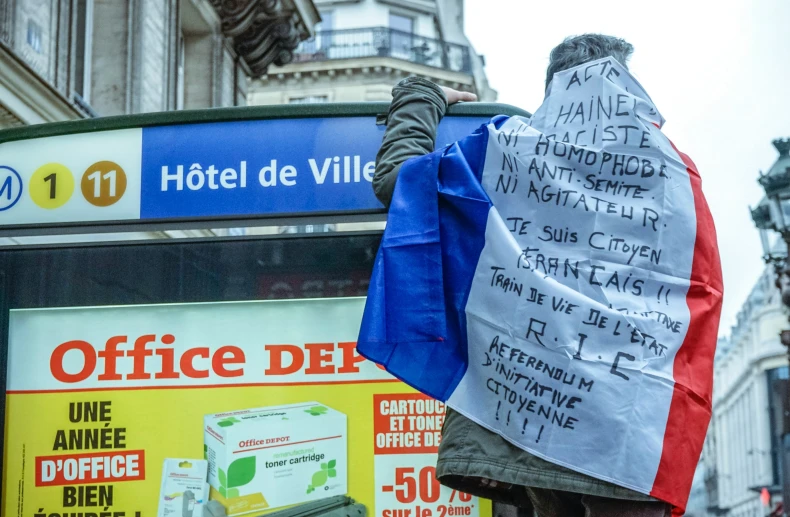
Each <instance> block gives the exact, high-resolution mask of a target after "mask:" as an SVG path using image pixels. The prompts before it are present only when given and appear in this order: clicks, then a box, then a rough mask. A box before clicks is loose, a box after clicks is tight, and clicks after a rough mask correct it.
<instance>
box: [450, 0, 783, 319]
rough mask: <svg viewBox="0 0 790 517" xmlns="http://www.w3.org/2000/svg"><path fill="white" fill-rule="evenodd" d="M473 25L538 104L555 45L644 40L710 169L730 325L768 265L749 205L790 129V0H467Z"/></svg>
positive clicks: (635, 67)
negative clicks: (595, 38) (603, 37)
mask: <svg viewBox="0 0 790 517" xmlns="http://www.w3.org/2000/svg"><path fill="white" fill-rule="evenodd" d="M465 5H466V12H465V23H466V33H467V35H468V36H469V39H470V40H471V42H472V44H473V45H474V47H475V50H476V51H477V52H478V53H480V54H483V55H484V56H485V59H486V63H487V66H486V70H487V73H488V79H489V82H490V83H491V85H492V87H493V88H495V89H496V90H498V91H499V102H503V103H507V104H513V105H517V106H519V107H521V108H523V109H525V110H527V111H530V112H534V111H535V109H536V108H537V107H538V106H539V105H540V103H541V101H542V100H543V81H544V78H545V75H546V65H547V64H548V56H549V52H550V51H551V49H552V48H553V47H554V46H555V45H556V44H558V43H560V42H561V41H562V40H563V39H564V38H565V37H566V36H569V35H577V34H583V33H585V32H599V33H603V34H610V35H615V36H619V37H621V38H625V39H626V40H627V41H629V42H630V43H631V44H633V45H634V47H635V51H634V55H633V56H632V58H631V62H630V69H631V71H632V73H633V74H634V75H635V76H636V77H637V79H638V80H639V82H640V83H642V86H644V88H645V89H646V90H647V92H648V93H649V95H650V97H651V98H652V99H653V102H655V104H656V106H657V107H658V109H659V111H661V114H662V115H663V116H664V118H665V119H666V121H667V122H666V125H665V126H664V132H665V134H666V135H667V136H668V137H669V138H670V139H671V140H672V141H673V142H674V143H675V145H676V146H677V147H678V148H679V149H680V150H681V151H683V152H685V153H686V154H688V155H689V156H691V158H692V159H693V160H694V162H695V163H696V164H697V167H698V168H699V171H700V174H701V176H702V181H703V184H702V186H703V192H704V193H705V196H706V198H707V200H708V204H709V205H710V208H711V211H712V212H713V218H714V221H715V222H716V229H717V233H718V239H719V250H720V252H721V257H722V268H723V270H724V311H723V314H722V322H721V327H720V332H719V333H720V334H729V331H730V330H729V329H730V326H731V325H732V324H733V323H734V322H735V315H736V314H737V312H738V310H739V308H740V306H741V304H742V303H743V301H744V300H745V299H746V297H747V295H748V294H749V291H750V290H751V288H752V286H753V285H754V283H755V281H756V280H757V278H758V277H759V275H760V272H761V271H762V268H763V263H762V260H761V258H760V257H761V255H762V251H761V248H760V240H759V235H758V233H757V230H756V229H755V228H754V225H753V223H752V220H751V217H750V216H749V210H748V208H749V205H752V206H753V205H755V204H756V203H757V202H758V201H759V200H760V198H761V197H762V188H761V187H760V185H759V184H758V183H757V181H756V180H757V175H758V171H759V170H761V169H762V170H763V171H765V170H767V169H768V168H769V167H770V166H771V165H772V164H773V163H774V161H776V158H777V156H778V155H777V153H776V150H775V149H774V147H773V146H772V145H771V140H773V139H774V138H777V137H790V1H789V0H754V1H748V0H743V1H740V2H736V1H731V0H730V1H728V0H724V1H722V0H720V1H718V2H699V1H694V0H685V1H675V0H664V1H663V2H660V3H657V2H650V3H648V2H638V1H635V0H630V1H606V0H601V1H598V2H595V3H592V2H589V1H580V0H564V1H563V2H545V1H543V2H541V1H531V0H530V1H528V0H485V1H483V0H467V1H466V2H465Z"/></svg>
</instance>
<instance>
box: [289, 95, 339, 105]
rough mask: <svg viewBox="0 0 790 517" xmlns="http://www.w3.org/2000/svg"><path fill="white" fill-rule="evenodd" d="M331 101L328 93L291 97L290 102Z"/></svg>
mask: <svg viewBox="0 0 790 517" xmlns="http://www.w3.org/2000/svg"><path fill="white" fill-rule="evenodd" d="M323 102H329V96H328V95H306V96H304V97H291V98H290V99H288V104H314V103H323Z"/></svg>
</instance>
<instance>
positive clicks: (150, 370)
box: [49, 334, 365, 384]
mask: <svg viewBox="0 0 790 517" xmlns="http://www.w3.org/2000/svg"><path fill="white" fill-rule="evenodd" d="M261 349H262V352H261ZM261 349H259V350H249V347H247V349H246V352H245V350H244V349H242V348H241V347H238V346H234V345H222V346H218V347H208V346H196V347H184V346H179V345H178V342H177V338H176V336H175V335H174V334H163V335H161V336H157V335H155V334H145V335H142V336H139V337H133V336H113V337H111V338H109V339H108V340H107V341H106V342H105V343H103V344H101V345H99V346H96V345H94V344H93V343H89V342H88V341H82V340H72V341H66V342H64V343H61V344H59V345H58V346H57V347H55V349H54V350H53V351H52V354H51V355H50V359H49V369H50V372H51V373H52V376H53V378H54V379H56V380H57V381H59V382H62V383H67V384H75V383H80V382H83V381H87V380H92V381H93V380H95V381H99V383H101V382H108V381H152V384H155V383H154V382H153V381H156V380H172V379H214V380H220V379H237V380H239V379H238V378H241V377H244V376H245V375H246V374H250V375H253V376H254V378H257V379H259V380H260V378H261V373H262V374H263V375H264V376H274V377H278V378H282V377H284V376H291V375H298V376H300V377H305V376H306V377H308V378H309V377H310V376H318V375H334V374H347V375H353V374H358V373H360V363H362V362H364V361H365V359H364V358H363V357H362V356H360V355H359V354H357V351H356V343H355V342H353V341H351V342H339V343H306V344H304V345H301V346H297V345H292V344H262V345H261ZM248 356H249V357H250V358H252V359H251V361H250V363H249V364H248ZM273 382H276V381H273Z"/></svg>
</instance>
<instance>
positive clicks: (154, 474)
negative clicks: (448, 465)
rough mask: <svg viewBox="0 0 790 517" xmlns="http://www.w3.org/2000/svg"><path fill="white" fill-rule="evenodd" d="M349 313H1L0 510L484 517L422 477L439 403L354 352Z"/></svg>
mask: <svg viewBox="0 0 790 517" xmlns="http://www.w3.org/2000/svg"><path fill="white" fill-rule="evenodd" d="M363 307H364V298H336V299H313V300H287V301H261V302H227V303H198V304H168V305H137V306H115V307H87V308H59V309H33V310H13V311H11V313H10V315H9V336H8V363H7V368H8V371H7V387H6V414H5V443H4V455H3V485H2V507H0V510H1V511H0V513H1V514H2V515H5V516H9V517H10V516H17V517H22V516H24V517H34V516H35V517H39V516H48V517H52V516H57V517H61V516H66V515H82V516H85V517H90V516H95V517H99V516H113V517H126V516H135V517H138V516H139V517H155V516H157V515H158V512H159V511H160V510H161V508H163V506H162V505H167V507H168V508H182V507H183V508H185V509H186V508H187V507H188V508H190V509H194V508H199V507H200V506H202V505H205V504H206V503H207V502H208V500H211V499H213V500H216V501H218V502H219V503H220V504H222V505H223V506H224V507H225V509H226V512H227V514H228V515H260V514H264V513H276V512H278V511H281V510H283V509H287V508H293V507H295V506H298V505H302V504H309V503H311V502H314V501H316V500H320V499H324V498H328V497H333V496H348V497H351V498H352V499H354V500H355V501H356V502H358V503H361V504H363V505H365V507H366V509H367V512H368V514H369V515H373V516H377V517H446V516H454V515H466V516H475V517H477V516H482V517H489V516H490V502H488V501H481V500H478V499H477V498H474V497H471V496H469V495H467V494H461V493H456V492H455V491H453V490H450V489H448V488H446V487H442V486H440V485H439V484H438V482H437V481H436V479H435V463H436V452H437V449H438V445H439V442H440V440H441V426H442V422H443V420H444V410H445V408H444V405H443V404H441V403H439V402H437V401H434V400H432V399H429V398H427V397H425V396H423V395H421V394H419V393H416V392H415V391H414V390H412V389H411V388H409V387H407V386H406V385H404V384H403V383H401V382H400V381H397V380H396V379H394V378H392V377H391V376H390V375H389V374H387V373H386V372H385V371H383V370H382V369H380V368H379V367H378V366H377V365H375V364H374V363H371V362H369V361H367V360H365V359H363V358H362V357H360V356H359V355H358V354H357V352H356V348H355V345H356V343H355V339H356V336H357V332H358V329H359V322H360V319H361V316H362V310H363ZM189 461H194V462H195V463H194V464H191V463H188V462H189ZM168 465H176V466H181V465H193V468H192V470H190V472H206V479H205V480H203V479H197V477H201V478H202V474H201V475H200V476H197V477H195V475H194V474H191V477H189V479H188V480H186V481H185V482H184V483H179V482H178V475H179V474H178V472H175V471H173V470H172V469H171V468H170V467H168ZM198 465H207V466H205V467H202V469H201V468H197V466H198ZM163 472H165V473H169V474H167V477H168V478H167V479H165V480H164V482H163V476H165V474H163ZM193 477H194V478H195V479H192V478H193ZM171 478H172V479H171ZM187 481H188V482H187ZM204 481H205V483H204ZM206 494H208V495H207V496H206ZM182 501H183V504H182ZM184 511H187V510H184ZM189 511H190V512H191V511H194V510H189ZM168 515H169V514H168ZM194 515H198V514H197V513H191V514H190V516H194ZM188 517H189V516H188Z"/></svg>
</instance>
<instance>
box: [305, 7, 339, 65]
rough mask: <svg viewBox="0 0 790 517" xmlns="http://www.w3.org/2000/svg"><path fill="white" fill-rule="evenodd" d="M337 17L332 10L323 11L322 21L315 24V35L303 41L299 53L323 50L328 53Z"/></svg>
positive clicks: (313, 52) (312, 52) (314, 52)
mask: <svg viewBox="0 0 790 517" xmlns="http://www.w3.org/2000/svg"><path fill="white" fill-rule="evenodd" d="M334 23H335V17H334V14H333V13H332V11H322V12H321V21H320V22H318V23H317V24H316V25H315V37H313V38H312V39H310V40H308V41H305V42H304V43H302V46H301V48H300V49H299V50H298V51H297V52H298V53H299V54H317V53H318V52H323V53H325V54H327V55H328V53H329V48H330V47H331V46H332V31H333V30H334Z"/></svg>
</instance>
